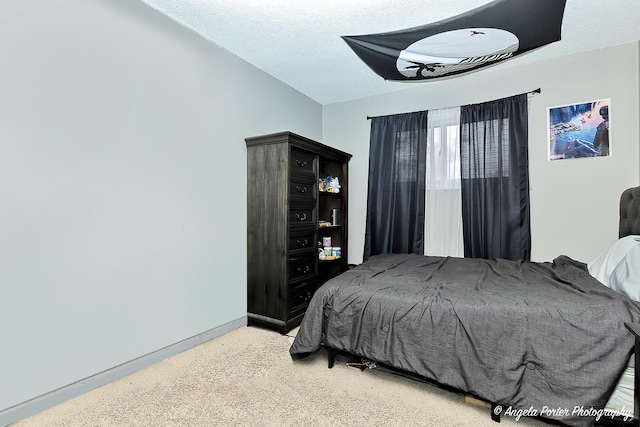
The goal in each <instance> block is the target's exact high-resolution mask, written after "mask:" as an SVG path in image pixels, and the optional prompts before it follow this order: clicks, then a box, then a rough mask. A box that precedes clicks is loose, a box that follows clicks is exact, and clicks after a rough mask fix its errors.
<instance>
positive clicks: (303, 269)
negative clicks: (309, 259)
mask: <svg viewBox="0 0 640 427" xmlns="http://www.w3.org/2000/svg"><path fill="white" fill-rule="evenodd" d="M298 271H299V272H300V273H302V274H307V273H308V272H309V271H311V267H309V266H308V265H305V266H304V268H302V267H298Z"/></svg>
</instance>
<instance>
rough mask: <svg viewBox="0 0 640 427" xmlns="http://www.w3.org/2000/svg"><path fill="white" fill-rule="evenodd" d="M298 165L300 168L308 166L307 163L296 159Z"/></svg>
mask: <svg viewBox="0 0 640 427" xmlns="http://www.w3.org/2000/svg"><path fill="white" fill-rule="evenodd" d="M296 164H297V165H298V166H300V167H301V168H303V167H305V166H307V162H301V161H300V160H298V159H296Z"/></svg>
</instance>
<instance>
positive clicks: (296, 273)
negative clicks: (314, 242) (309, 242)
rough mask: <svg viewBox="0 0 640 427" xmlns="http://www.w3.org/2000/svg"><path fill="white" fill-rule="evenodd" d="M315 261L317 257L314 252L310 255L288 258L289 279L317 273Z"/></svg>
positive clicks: (292, 279) (293, 279)
mask: <svg viewBox="0 0 640 427" xmlns="http://www.w3.org/2000/svg"><path fill="white" fill-rule="evenodd" d="M317 263H318V257H317V255H316V254H315V252H314V253H313V254H311V255H305V256H299V257H292V258H289V281H290V282H292V281H295V280H298V279H301V278H303V277H308V276H315V275H316V274H317V273H318V267H317Z"/></svg>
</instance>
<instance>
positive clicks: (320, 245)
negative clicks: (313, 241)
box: [318, 241, 324, 260]
mask: <svg viewBox="0 0 640 427" xmlns="http://www.w3.org/2000/svg"><path fill="white" fill-rule="evenodd" d="M318 259H320V260H323V259H324V248H323V247H322V242H320V241H319V242H318Z"/></svg>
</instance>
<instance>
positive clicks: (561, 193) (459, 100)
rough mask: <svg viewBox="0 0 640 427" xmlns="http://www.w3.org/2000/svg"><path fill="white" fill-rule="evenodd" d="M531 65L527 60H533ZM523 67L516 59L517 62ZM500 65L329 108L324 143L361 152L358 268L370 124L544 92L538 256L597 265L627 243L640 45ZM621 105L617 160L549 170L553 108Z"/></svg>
mask: <svg viewBox="0 0 640 427" xmlns="http://www.w3.org/2000/svg"><path fill="white" fill-rule="evenodd" d="M524 58H525V59H526V56H525V57H524ZM514 61H515V60H514ZM520 61H521V62H520V63H519V65H514V66H510V67H505V68H500V67H493V68H489V69H485V70H482V71H478V72H476V73H473V74H469V75H466V76H461V77H457V78H452V79H448V80H445V81H441V82H426V83H418V84H414V83H407V86H409V85H411V88H408V89H403V90H401V91H398V92H394V93H392V94H387V95H380V96H374V97H370V98H365V99H360V100H356V101H350V102H344V103H339V104H332V105H327V106H324V107H323V110H324V120H323V135H324V142H325V143H326V144H329V145H333V146H336V147H338V148H340V149H342V150H344V151H347V152H350V153H351V154H353V159H352V161H351V163H350V172H349V173H350V175H349V179H350V192H349V212H350V218H349V239H350V241H349V262H350V263H359V262H361V260H362V250H363V245H364V229H365V214H366V199H367V171H368V158H369V125H370V124H369V121H368V120H367V116H378V115H385V114H394V113H402V112H411V111H418V110H429V109H437V108H443V107H449V106H456V105H464V104H473V103H479V102H484V101H489V100H493V99H498V98H502V97H506V96H511V95H516V94H519V93H523V92H528V91H530V90H533V89H536V88H541V89H542V93H541V94H539V95H535V96H534V97H532V98H531V102H530V107H529V155H530V156H529V157H530V158H529V162H530V171H529V173H530V182H531V228H532V258H533V260H536V261H549V260H551V259H553V258H555V257H556V256H558V255H560V254H566V255H569V256H571V257H573V258H575V259H577V260H581V261H585V262H587V261H590V260H591V259H593V258H595V256H597V255H598V254H599V253H600V252H601V251H602V250H604V249H605V248H606V247H608V246H609V245H610V244H611V243H612V242H613V241H615V239H616V238H617V229H618V200H619V196H620V193H621V192H622V191H623V190H624V189H625V188H628V187H631V186H635V185H638V184H639V183H640V181H639V179H640V171H639V168H640V166H639V164H640V162H639V159H640V153H639V141H640V139H639V119H638V116H639V87H638V80H639V78H638V76H639V72H638V44H637V43H632V44H627V45H622V46H618V47H614V48H609V49H604V50H596V51H590V52H586V53H581V54H576V55H571V56H567V57H564V58H560V59H555V60H549V61H546V62H542V63H536V64H527V63H523V62H522V60H520ZM601 98H611V104H612V105H611V126H612V128H611V139H612V156H611V157H608V158H593V159H578V160H564V161H554V162H549V161H548V160H547V157H546V156H547V145H546V141H547V130H546V129H547V108H548V107H553V106H558V105H567V104H573V103H580V102H588V101H592V100H597V99H601Z"/></svg>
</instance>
